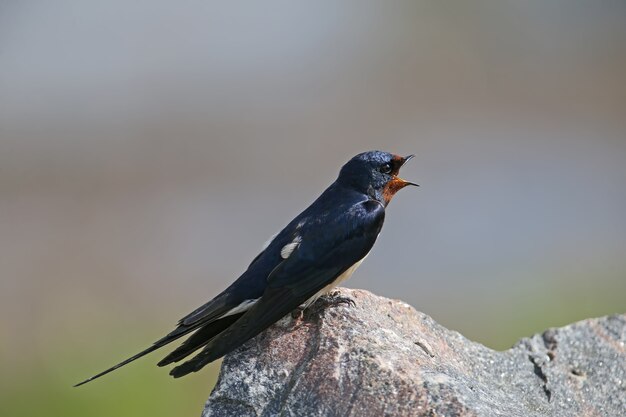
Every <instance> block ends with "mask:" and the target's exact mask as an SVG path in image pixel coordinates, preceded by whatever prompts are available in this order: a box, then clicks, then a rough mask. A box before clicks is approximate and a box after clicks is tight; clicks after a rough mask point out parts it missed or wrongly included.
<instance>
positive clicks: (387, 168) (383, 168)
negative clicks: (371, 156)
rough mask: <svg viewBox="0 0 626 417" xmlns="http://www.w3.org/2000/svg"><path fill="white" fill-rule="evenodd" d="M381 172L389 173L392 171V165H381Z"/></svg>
mask: <svg viewBox="0 0 626 417" xmlns="http://www.w3.org/2000/svg"><path fill="white" fill-rule="evenodd" d="M380 172H382V173H383V174H389V173H390V172H391V165H389V164H385V165H383V166H381V167H380Z"/></svg>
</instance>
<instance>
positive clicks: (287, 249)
mask: <svg viewBox="0 0 626 417" xmlns="http://www.w3.org/2000/svg"><path fill="white" fill-rule="evenodd" d="M300 242H302V237H300V236H296V237H295V238H294V239H293V241H292V242H291V243H287V244H286V245H285V246H283V248H282V249H281V250H280V257H281V258H283V259H287V258H289V255H291V253H292V252H293V251H294V250H295V249H296V248H297V247H298V246H299V245H300Z"/></svg>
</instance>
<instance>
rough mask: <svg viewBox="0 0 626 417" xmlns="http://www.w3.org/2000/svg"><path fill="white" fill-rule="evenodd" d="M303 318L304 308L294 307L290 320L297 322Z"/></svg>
mask: <svg viewBox="0 0 626 417" xmlns="http://www.w3.org/2000/svg"><path fill="white" fill-rule="evenodd" d="M303 316H304V307H302V306H300V307H296V308H295V309H294V310H293V311H292V312H291V318H292V319H294V320H299V319H301V318H302V317H303Z"/></svg>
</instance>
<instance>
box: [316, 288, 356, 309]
mask: <svg viewBox="0 0 626 417" xmlns="http://www.w3.org/2000/svg"><path fill="white" fill-rule="evenodd" d="M319 302H320V303H322V305H323V306H324V307H333V306H337V305H339V304H346V305H348V306H350V307H356V303H355V302H354V300H353V299H352V298H350V297H348V296H345V295H341V291H333V292H331V293H328V294H326V295H322V296H321V297H320V298H319Z"/></svg>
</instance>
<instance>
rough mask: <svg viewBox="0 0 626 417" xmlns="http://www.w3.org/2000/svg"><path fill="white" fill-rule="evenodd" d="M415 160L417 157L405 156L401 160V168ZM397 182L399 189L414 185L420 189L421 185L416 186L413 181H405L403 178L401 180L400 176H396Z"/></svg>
mask: <svg viewBox="0 0 626 417" xmlns="http://www.w3.org/2000/svg"><path fill="white" fill-rule="evenodd" d="M413 158H415V155H408V156H405V157H404V158H401V160H400V167H402V166H403V165H404V164H406V163H407V162H409V161H410V160H411V159H413ZM398 170H399V169H398ZM396 181H397V183H398V186H399V188H404V187H406V186H407V185H414V186H416V187H419V184H416V183H414V182H411V181H406V180H403V179H402V178H400V177H398V176H396V178H395V179H394V182H396Z"/></svg>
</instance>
